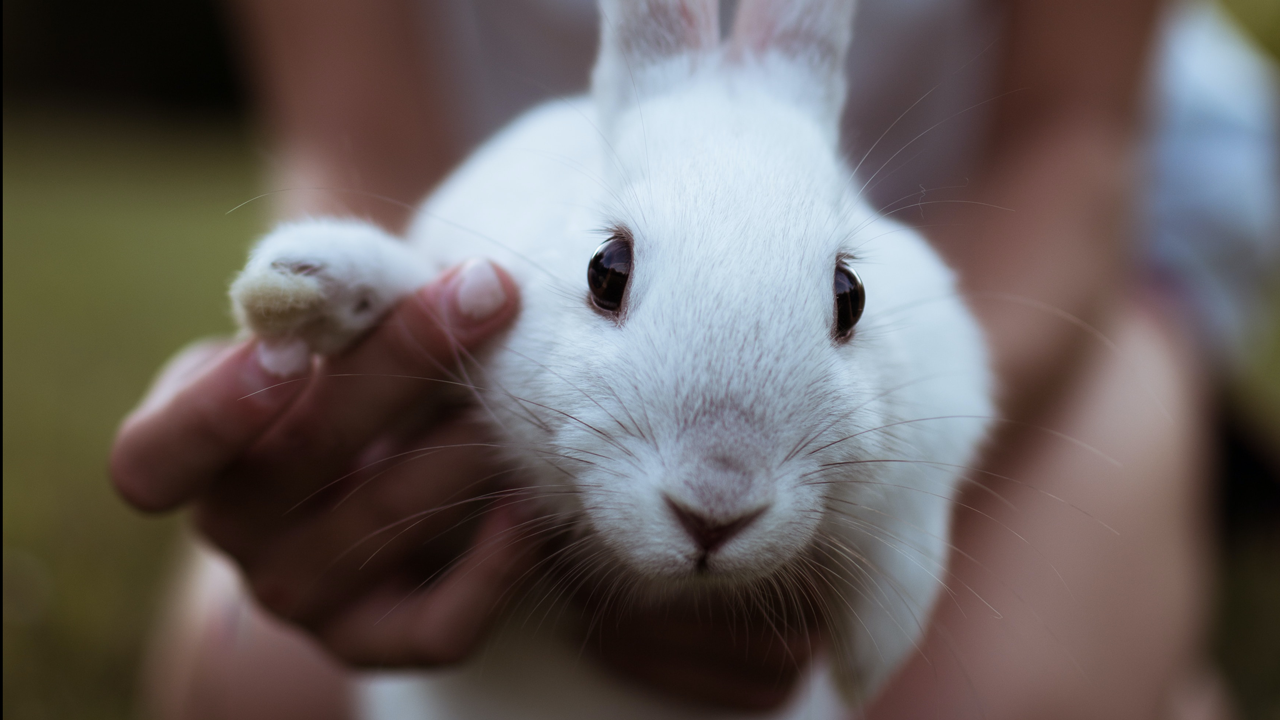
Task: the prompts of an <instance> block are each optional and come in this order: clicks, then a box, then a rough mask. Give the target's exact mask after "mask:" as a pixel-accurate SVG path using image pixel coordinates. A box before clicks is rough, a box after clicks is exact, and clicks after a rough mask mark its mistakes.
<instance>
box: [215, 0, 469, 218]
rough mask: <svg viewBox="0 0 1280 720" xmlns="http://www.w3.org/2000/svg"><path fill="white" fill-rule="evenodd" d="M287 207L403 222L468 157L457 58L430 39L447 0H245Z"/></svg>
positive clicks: (280, 200)
mask: <svg viewBox="0 0 1280 720" xmlns="http://www.w3.org/2000/svg"><path fill="white" fill-rule="evenodd" d="M232 10H233V11H234V14H235V16H236V19H237V20H238V21H239V23H240V25H241V26H242V30H243V33H242V34H243V36H244V38H245V41H246V42H245V49H246V51H247V54H248V56H249V57H248V60H249V62H248V63H247V64H248V66H249V67H251V68H252V69H253V71H254V72H253V74H252V80H253V83H254V87H255V90H256V91H257V94H258V97H259V104H260V106H261V109H262V115H263V119H264V120H265V124H266V128H267V130H268V132H269V133H270V137H271V142H272V145H273V147H274V150H275V152H274V154H273V160H274V162H273V163H272V167H271V174H272V180H271V182H272V185H273V186H274V188H277V189H285V192H281V193H279V194H278V196H277V197H276V201H277V205H278V206H279V208H280V211H281V214H283V215H284V216H286V217H287V216H292V215H300V214H306V213H319V212H328V213H341V214H354V215H360V216H363V217H368V218H372V219H373V220H375V221H377V222H379V223H381V224H383V225H384V226H385V227H387V228H388V229H390V230H392V231H397V230H399V229H400V228H401V227H402V226H403V224H404V222H405V221H406V220H407V219H408V217H409V214H410V212H411V208H412V207H413V206H414V205H415V204H416V203H417V202H418V200H420V199H421V197H422V196H423V194H425V193H426V191H427V190H428V189H430V188H431V186H432V185H434V184H435V183H436V182H437V181H439V179H440V178H442V177H443V176H444V174H445V173H446V172H448V170H449V169H450V168H451V167H452V166H453V165H454V164H455V163H456V162H457V161H458V160H459V158H460V157H461V153H462V151H463V148H462V145H461V143H460V142H459V138H460V137H461V136H462V133H461V132H460V130H459V128H458V127H457V126H456V125H455V124H454V120H456V119H455V118H451V117H450V115H449V113H446V112H440V111H439V108H441V107H447V106H448V101H449V98H450V97H452V96H453V94H454V90H453V85H452V83H453V82H454V81H455V80H454V79H453V78H451V77H450V75H449V72H448V68H447V67H444V66H445V65H446V64H445V63H441V62H433V58H432V57H431V53H432V52H433V51H434V50H435V49H434V48H426V47H423V46H422V43H421V42H420V41H419V38H420V37H421V36H422V33H421V32H420V25H421V24H422V23H428V22H432V21H433V18H432V13H435V12H439V11H440V9H439V7H437V4H436V3H414V2H408V1H407V0H368V2H359V3H351V2H343V1H340V0H321V1H318V2H317V1H313V0H272V1H271V2H256V1H254V0H234V2H232Z"/></svg>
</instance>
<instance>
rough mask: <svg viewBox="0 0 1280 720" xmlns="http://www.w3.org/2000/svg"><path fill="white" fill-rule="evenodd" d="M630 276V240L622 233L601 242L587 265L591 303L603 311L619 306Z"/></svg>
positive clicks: (615, 308)
mask: <svg viewBox="0 0 1280 720" xmlns="http://www.w3.org/2000/svg"><path fill="white" fill-rule="evenodd" d="M630 277H631V240H630V238H627V237H626V236H624V235H622V234H617V235H614V236H613V237H611V238H609V239H608V240H606V241H605V242H604V244H603V245H601V246H600V248H599V249H598V250H596V254H595V255H593V256H592V257H591V263H590V264H589V265H587V287H589V288H591V302H593V303H595V305H596V307H598V308H600V309H601V310H603V311H605V312H607V313H617V312H618V311H619V310H621V309H622V299H623V296H624V295H625V294H626V291H627V279H628V278H630Z"/></svg>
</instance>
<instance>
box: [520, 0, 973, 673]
mask: <svg viewBox="0 0 1280 720" xmlns="http://www.w3.org/2000/svg"><path fill="white" fill-rule="evenodd" d="M717 16H718V13H717V8H716V4H715V3H714V2H708V1H699V0H686V1H675V0H645V1H638V0H617V1H616V2H605V3H604V5H603V20H602V22H603V42H602V46H601V50H600V56H599V60H598V63H597V66H596V68H595V72H594V76H593V95H594V100H595V104H596V111H597V119H598V123H599V127H600V129H601V133H602V136H603V140H602V143H603V145H604V146H605V147H604V149H603V156H604V158H605V160H604V172H605V178H604V184H605V185H606V190H605V192H603V193H602V197H604V198H605V201H604V202H603V204H602V206H601V207H599V208H595V209H594V210H595V211H596V212H597V217H596V220H598V227H600V228H602V231H601V235H600V239H599V240H598V241H603V243H602V244H601V245H600V246H599V248H598V249H597V250H596V252H595V255H594V257H590V258H589V260H588V258H587V257H583V258H582V261H583V265H585V267H582V270H583V271H585V276H586V280H587V282H586V283H585V286H584V285H579V286H578V287H579V288H580V289H579V290H577V292H578V293H579V294H578V295H577V296H576V297H574V298H572V302H573V305H574V308H575V309H574V311H573V313H574V314H573V316H572V317H562V318H559V320H558V321H557V326H556V327H555V328H544V329H543V330H544V331H545V336H544V337H542V338H541V339H540V341H541V342H543V343H545V344H544V347H546V346H553V348H552V349H551V350H549V351H547V352H546V353H545V355H544V357H542V358H540V367H542V368H544V369H547V370H548V371H547V372H544V373H542V374H541V375H540V377H541V378H542V380H541V381H540V383H541V384H538V383H533V384H537V385H538V390H537V395H536V397H535V398H534V400H535V401H536V406H537V407H536V408H535V409H539V410H540V412H539V413H538V414H540V415H541V416H542V422H541V423H540V427H541V428H542V429H541V430H539V431H538V432H539V433H542V434H541V435H540V436H539V437H538V438H536V439H537V440H538V441H539V442H540V443H542V444H543V445H544V446H545V447H546V448H547V449H548V450H549V452H550V453H551V454H552V455H553V456H554V457H555V458H556V459H557V460H556V463H555V464H556V467H557V470H558V471H559V472H560V474H559V475H555V476H554V477H552V478H550V479H549V480H548V482H549V483H559V484H561V485H562V484H563V483H564V482H565V476H569V477H571V478H572V480H571V483H572V484H573V486H574V492H572V493H560V494H555V493H549V494H548V497H549V501H550V502H553V503H561V504H562V506H561V508H560V509H562V510H564V511H565V512H573V513H579V515H578V516H579V517H581V518H582V520H583V521H582V522H581V523H579V525H580V527H581V529H582V531H583V533H584V535H585V536H586V537H587V539H588V540H590V541H591V543H590V545H589V547H591V548H594V549H595V550H596V551H597V552H594V553H590V554H589V555H590V556H591V557H593V558H597V561H596V562H597V564H598V565H606V564H607V565H609V566H610V567H616V568H620V569H621V572H625V573H626V574H627V576H628V577H629V578H630V579H632V580H634V581H635V583H634V585H638V586H644V587H654V588H659V589H673V588H674V589H682V588H683V589H687V588H690V587H695V588H696V587H708V586H712V587H721V588H723V587H730V588H732V587H745V586H751V585H753V584H755V585H756V586H759V585H760V584H761V583H767V582H770V581H771V579H773V578H778V577H780V576H785V575H787V574H788V573H791V572H792V571H793V570H795V569H796V568H797V567H800V566H802V565H803V566H809V565H823V566H840V567H842V568H843V569H842V570H840V571H839V573H837V574H842V575H843V576H844V577H846V581H845V583H844V584H845V585H846V586H849V587H844V588H840V589H839V590H838V592H841V593H845V592H847V594H848V595H849V596H851V597H852V596H854V595H856V594H857V593H858V592H859V591H858V590H857V589H856V588H852V584H851V583H850V582H849V581H847V578H848V577H849V576H857V574H858V573H859V572H862V573H863V574H864V575H874V574H877V573H880V574H885V573H892V572H893V571H892V569H891V568H890V565H892V564H893V563H895V562H898V561H899V560H900V559H895V558H887V557H883V555H884V551H883V549H882V548H883V546H886V545H893V544H894V542H895V540H894V539H901V538H904V537H906V536H907V531H906V530H905V528H906V527H907V526H912V527H915V526H921V525H922V526H924V527H925V528H926V533H927V534H928V535H929V537H930V538H931V539H923V540H921V541H920V543H923V544H925V545H928V547H927V548H925V549H921V547H919V543H912V542H909V541H903V544H904V545H905V550H903V549H900V550H901V552H902V553H906V554H907V555H913V559H912V561H911V562H913V563H914V564H915V565H917V566H921V565H924V566H928V567H929V569H930V572H929V573H926V574H925V575H924V576H912V577H907V576H906V575H907V574H909V573H906V572H905V571H904V573H902V574H900V575H899V576H898V577H895V578H892V579H891V583H890V584H891V585H892V586H893V587H894V588H895V589H896V592H900V593H906V594H907V595H910V596H911V599H910V603H912V604H913V607H911V609H910V613H912V614H917V615H920V614H927V610H928V605H929V604H930V603H931V602H932V598H933V597H934V594H935V593H936V589H937V585H938V581H937V580H936V577H937V575H938V574H940V573H939V563H941V562H942V561H944V560H945V551H944V550H943V549H942V548H945V536H946V532H947V522H948V520H947V517H948V515H947V514H948V512H949V506H948V501H949V498H950V496H951V494H952V491H953V489H954V486H955V484H956V482H957V480H958V477H959V472H957V471H956V470H955V469H954V467H956V466H961V465H964V464H965V463H967V462H969V458H970V456H971V454H972V452H973V449H974V447H975V446H976V444H977V443H978V442H979V440H980V438H981V436H982V433H983V428H984V424H983V422H982V421H980V420H972V421H969V422H967V423H966V422H959V423H952V424H949V425H948V424H947V423H940V425H941V426H942V427H932V428H930V429H928V430H924V429H919V428H920V427H921V426H920V425H919V424H915V423H913V422H909V421H911V420H912V419H913V418H918V417H924V416H927V415H947V416H957V417H959V416H969V417H977V416H979V415H984V414H986V413H987V412H988V411H989V404H988V400H987V395H988V384H989V383H988V379H987V372H986V369H985V359H984V356H983V352H982V345H981V340H980V336H979V334H978V331H977V328H976V325H975V323H974V322H973V320H972V318H971V317H970V316H969V314H968V313H967V312H966V311H965V309H964V307H963V305H962V304H961V303H960V301H959V300H957V299H956V298H955V294H954V288H953V283H952V278H951V275H950V273H949V271H948V270H947V269H946V268H945V266H944V265H943V264H942V263H941V261H940V260H939V259H938V257H937V256H936V254H935V253H934V252H933V251H932V250H931V249H930V248H929V247H928V245H927V244H926V243H925V242H924V241H923V240H922V239H921V238H920V237H919V236H918V235H916V234H915V233H913V232H911V231H910V230H908V229H906V228H903V227H902V226H900V225H896V224H894V223H892V222H890V221H887V220H885V219H883V218H881V217H879V216H878V215H876V214H875V213H874V212H873V211H872V210H871V209H870V208H868V207H867V206H866V204H865V203H863V202H862V201H861V199H860V197H859V194H860V193H859V190H860V186H859V184H858V182H857V181H856V180H855V177H854V174H853V173H851V172H850V169H849V167H848V166H847V165H846V164H845V162H844V161H843V159H842V158H841V156H840V153H839V132H838V119H839V116H840V112H841V106H842V103H843V96H844V81H843V76H842V67H843V58H844V54H845V50H846V47H847V45H848V43H849V40H850V34H851V28H852V4H851V3H849V2H837V1H835V0H809V1H805V2H765V1H757V2H751V1H750V0H748V1H745V2H743V3H742V4H741V7H740V8H739V11H738V15H737V18H736V21H735V24H734V27H733V31H732V33H731V34H730V36H729V38H728V39H727V40H725V41H722V40H721V38H720V33H719V30H718V28H717ZM579 282H580V281H579ZM917 306H918V307H917ZM864 308H865V312H864ZM907 308H916V309H915V310H911V311H910V312H904V310H905V309H907ZM917 310H918V312H917ZM527 407H532V406H528V405H527V406H526V408H527ZM523 411H524V410H521V412H523ZM903 457H916V458H921V459H922V461H923V462H924V463H927V464H929V465H928V466H926V465H921V464H913V463H905V462H894V461H892V460H890V458H903ZM947 468H950V469H947ZM858 513H862V515H859V514H858ZM851 518H852V520H851ZM850 522H861V523H863V524H864V525H865V527H868V528H875V529H879V530H883V531H884V532H880V533H879V534H877V532H875V531H866V532H863V533H862V534H859V533H857V532H851V531H850V530H849V527H850V526H849V523H850ZM893 523H904V524H905V525H902V526H894V527H897V531H896V534H895V531H894V530H891V529H890V530H885V529H886V528H891V526H893ZM889 555H893V553H889ZM921 557H923V558H924V560H923V563H922V562H921V560H920V558H921ZM599 558H607V559H608V560H606V561H600V560H599ZM877 558H879V559H877ZM886 592H888V591H886ZM892 594H893V593H892V592H889V595H892ZM888 602H893V600H892V598H890V599H889V600H888ZM875 603H879V604H880V605H882V606H883V605H884V604H885V599H884V598H881V599H877V600H874V602H873V604H875ZM869 612H870V611H869ZM887 623H888V621H886V624H887ZM917 624H918V623H917ZM908 634H909V633H908ZM909 645H910V641H909V640H908V641H907V642H906V643H905V645H903V647H909ZM867 652H869V653H871V654H875V653H880V654H881V657H885V656H886V653H887V655H888V656H892V655H893V654H894V651H892V650H885V648H884V647H883V644H882V647H880V648H878V649H874V650H871V649H869V650H868V651H867ZM891 660H892V658H890V661H891ZM869 662H870V661H869ZM875 662H876V663H879V664H880V665H885V664H886V661H875Z"/></svg>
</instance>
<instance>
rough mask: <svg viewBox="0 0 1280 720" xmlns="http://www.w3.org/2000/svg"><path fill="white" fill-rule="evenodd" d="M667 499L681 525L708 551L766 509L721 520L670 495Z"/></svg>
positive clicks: (725, 540) (722, 542) (704, 550)
mask: <svg viewBox="0 0 1280 720" xmlns="http://www.w3.org/2000/svg"><path fill="white" fill-rule="evenodd" d="M665 499H666V501H667V506H668V507H670V508H671V512H672V514H674V515H675V516H676V519H677V520H679V521H680V525H681V526H683V527H684V529H685V532H687V533H689V537H692V538H693V541H694V542H696V543H697V544H698V546H699V547H701V548H702V550H703V552H708V553H710V552H712V551H714V550H715V549H716V548H718V547H720V546H721V545H723V544H725V543H726V542H728V541H729V539H730V538H732V537H733V536H735V535H737V534H738V533H740V532H742V531H743V530H744V529H745V528H746V527H747V526H748V525H750V524H751V523H752V522H753V521H754V520H755V519H756V518H758V517H760V516H761V515H763V514H764V511H765V509H766V508H757V509H755V510H752V511H750V512H747V513H743V514H741V515H738V516H737V517H735V518H732V519H730V520H720V519H713V518H709V517H707V516H706V515H704V514H702V513H700V512H698V511H696V510H691V509H689V508H687V507H685V506H684V505H681V504H680V503H677V502H676V501H675V500H672V499H671V498H670V497H667V498H665Z"/></svg>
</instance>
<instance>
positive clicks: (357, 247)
mask: <svg viewBox="0 0 1280 720" xmlns="http://www.w3.org/2000/svg"><path fill="white" fill-rule="evenodd" d="M430 277H431V270H430V267H429V266H428V263H427V262H426V261H425V260H424V259H423V258H422V257H420V256H419V255H417V254H416V253H415V252H414V251H413V250H412V249H411V248H410V247H408V246H406V245H405V244H404V243H403V242H401V241H399V240H397V239H395V238H393V237H391V236H390V235H388V234H387V233H385V232H383V231H382V230H380V229H378V228H377V227H374V226H373V225H370V224H368V223H364V222H359V221H351V220H325V219H321V220H308V221H304V222H297V223H289V224H286V225H282V226H280V227H279V228H277V229H276V230H275V231H273V232H272V233H271V234H269V235H267V236H266V237H265V238H263V239H262V241H261V242H259V243H258V246H257V247H256V248H254V250H253V253H252V254H251V255H250V257H249V262H248V264H247V265H246V266H245V269H244V270H243V271H241V273H240V275H239V277H237V278H236V280H235V282H234V283H232V285H231V301H232V305H233V309H234V312H235V316H236V319H237V320H238V321H239V322H240V324H241V326H242V327H245V328H247V329H248V330H250V331H252V332H253V333H254V334H256V335H257V336H258V337H260V338H262V340H263V341H264V352H263V360H264V364H267V365H270V366H276V368H277V369H285V368H286V367H288V368H295V367H297V366H298V365H299V364H301V363H304V362H305V361H306V360H307V359H308V358H309V356H310V354H311V353H319V354H322V355H328V354H333V353H336V352H339V351H341V350H342V349H343V348H345V347H346V346H347V345H349V344H350V343H351V342H352V341H353V340H355V339H356V338H357V337H358V336H359V335H360V334H361V333H363V332H364V331H366V330H368V329H369V328H371V327H372V326H373V325H374V324H376V323H377V321H378V320H379V319H380V318H381V317H382V315H383V314H384V313H385V312H386V311H387V310H389V309H390V308H391V307H392V306H393V305H394V304H395V303H396V301H398V300H399V299H400V298H401V297H403V296H405V295H407V294H409V293H411V292H413V291H414V290H415V289H416V288H418V287H419V286H421V285H423V284H425V283H426V282H427V281H428V280H429V279H430ZM269 369H271V368H269Z"/></svg>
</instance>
